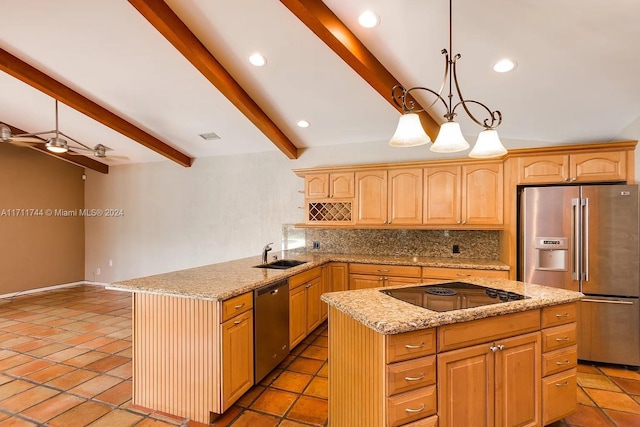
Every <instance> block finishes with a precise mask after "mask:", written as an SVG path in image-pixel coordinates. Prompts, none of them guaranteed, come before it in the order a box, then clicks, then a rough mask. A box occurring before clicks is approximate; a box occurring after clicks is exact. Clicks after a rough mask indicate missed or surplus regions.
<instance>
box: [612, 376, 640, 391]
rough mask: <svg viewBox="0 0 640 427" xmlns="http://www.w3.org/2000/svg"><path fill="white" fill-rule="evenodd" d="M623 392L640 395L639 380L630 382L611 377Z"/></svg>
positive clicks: (629, 380)
mask: <svg viewBox="0 0 640 427" xmlns="http://www.w3.org/2000/svg"><path fill="white" fill-rule="evenodd" d="M611 379H612V380H613V382H614V383H616V384H617V385H618V386H619V387H620V388H621V389H622V390H623V391H625V392H626V393H629V394H640V380H631V379H628V378H617V377H611Z"/></svg>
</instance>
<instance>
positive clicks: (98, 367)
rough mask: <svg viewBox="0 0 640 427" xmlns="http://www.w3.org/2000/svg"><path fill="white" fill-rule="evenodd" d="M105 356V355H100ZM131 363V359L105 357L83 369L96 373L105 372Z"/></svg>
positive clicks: (113, 356)
mask: <svg viewBox="0 0 640 427" xmlns="http://www.w3.org/2000/svg"><path fill="white" fill-rule="evenodd" d="M102 354H106V353H102ZM129 361H131V359H129V358H127V357H122V356H115V355H111V356H107V357H105V358H103V359H100V360H97V361H95V362H93V363H89V364H88V365H86V366H85V369H89V370H91V371H98V372H107V371H110V370H111V369H114V368H117V367H118V366H121V365H124V364H125V363H127V362H129Z"/></svg>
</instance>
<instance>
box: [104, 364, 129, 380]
mask: <svg viewBox="0 0 640 427" xmlns="http://www.w3.org/2000/svg"><path fill="white" fill-rule="evenodd" d="M107 375H111V376H113V377H118V378H123V379H129V378H131V375H132V363H131V361H129V362H127V363H125V364H124V365H120V366H118V367H117V368H115V369H112V370H110V371H108V372H107Z"/></svg>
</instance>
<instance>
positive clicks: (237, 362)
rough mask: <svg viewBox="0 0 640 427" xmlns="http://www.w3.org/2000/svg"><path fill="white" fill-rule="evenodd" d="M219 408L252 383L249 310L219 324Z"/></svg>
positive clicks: (251, 343) (240, 393)
mask: <svg viewBox="0 0 640 427" xmlns="http://www.w3.org/2000/svg"><path fill="white" fill-rule="evenodd" d="M221 371H222V410H223V411H225V410H227V409H228V408H229V407H230V406H231V405H232V404H233V403H234V402H235V401H236V400H238V399H239V398H240V397H241V396H242V395H243V394H244V393H245V392H247V391H248V390H249V389H250V388H251V387H252V386H253V311H246V312H245V313H243V314H240V315H237V316H236V317H233V318H231V319H229V320H227V321H226V322H224V323H223V324H222V370H221Z"/></svg>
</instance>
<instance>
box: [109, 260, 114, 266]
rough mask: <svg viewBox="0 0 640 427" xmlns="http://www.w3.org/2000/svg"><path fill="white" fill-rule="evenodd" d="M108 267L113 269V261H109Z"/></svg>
mask: <svg viewBox="0 0 640 427" xmlns="http://www.w3.org/2000/svg"><path fill="white" fill-rule="evenodd" d="M109 267H113V260H112V259H110V260H109Z"/></svg>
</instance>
